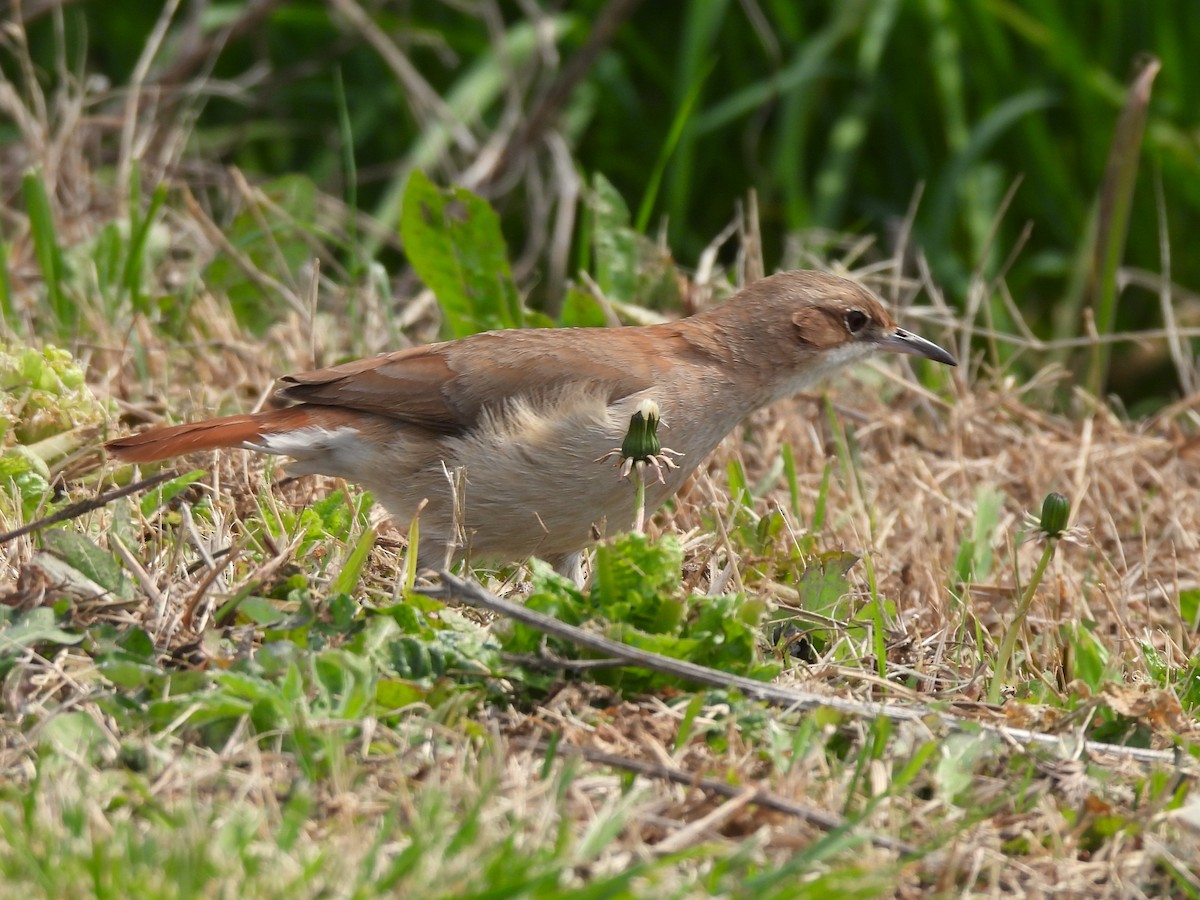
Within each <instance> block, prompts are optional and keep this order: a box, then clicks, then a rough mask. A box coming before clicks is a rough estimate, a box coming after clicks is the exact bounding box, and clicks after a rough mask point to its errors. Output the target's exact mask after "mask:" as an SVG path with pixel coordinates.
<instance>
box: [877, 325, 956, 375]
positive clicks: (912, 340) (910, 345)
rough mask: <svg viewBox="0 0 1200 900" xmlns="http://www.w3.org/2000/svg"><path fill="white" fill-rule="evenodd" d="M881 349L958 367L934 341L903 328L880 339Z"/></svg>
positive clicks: (952, 358)
mask: <svg viewBox="0 0 1200 900" xmlns="http://www.w3.org/2000/svg"><path fill="white" fill-rule="evenodd" d="M879 347H880V349H881V350H894V351H895V352H896V353H907V354H908V355H909V356H923V357H925V358H926V359H932V360H933V361H934V362H940V363H945V364H946V365H948V366H957V365H958V360H957V359H955V358H954V357H953V356H951V355H950V354H949V353H947V352H946V351H945V350H943V349H942V348H941V347H939V346H938V345H937V344H935V343H934V342H933V341H927V340H925V338H923V337H920V336H919V335H916V334H913V333H912V332H911V331H905V330H904V329H903V328H897V329H896V330H895V331H893V332H892V333H891V334H887V335H884V336H883V337H882V338H880V339H879Z"/></svg>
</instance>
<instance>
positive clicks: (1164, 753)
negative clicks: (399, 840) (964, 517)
mask: <svg viewBox="0 0 1200 900" xmlns="http://www.w3.org/2000/svg"><path fill="white" fill-rule="evenodd" d="M440 577H441V581H442V583H441V584H440V585H437V584H435V585H426V586H421V587H417V588H415V590H416V591H417V592H418V593H421V594H425V595H426V596H429V597H437V598H442V599H455V600H460V601H462V602H463V603H466V604H467V605H468V606H473V607H475V608H476V609H485V610H488V611H490V612H494V613H499V614H500V615H503V616H506V617H508V618H510V619H513V620H514V621H517V622H520V623H521V624H523V625H528V626H529V627H530V628H536V629H537V630H538V631H541V632H543V633H545V634H549V635H553V636H554V637H560V638H563V639H564V640H568V641H570V642H571V643H573V644H576V645H577V646H580V647H584V648H586V649H588V650H593V651H595V652H597V653H603V654H605V655H606V656H610V657H614V658H617V659H622V660H625V661H626V663H627V664H628V665H631V666H637V667H638V668H642V669H646V670H648V671H651V672H660V673H662V674H664V675H670V676H673V677H675V678H682V679H684V680H685V681H691V682H693V683H695V684H700V685H704V686H706V687H713V688H723V689H730V688H732V689H734V690H737V691H740V692H741V693H742V694H744V695H745V696H747V697H749V698H751V699H753V700H761V701H763V702H764V703H770V704H772V705H773V706H779V707H783V708H785V709H788V710H794V711H807V710H812V709H821V708H824V709H832V710H835V711H836V712H842V713H846V714H847V715H853V716H865V717H867V718H877V719H890V720H891V721H894V722H912V723H914V724H917V725H920V726H922V727H925V728H926V729H928V728H929V723H930V722H932V721H939V722H941V724H943V725H944V726H946V727H949V728H951V729H954V730H956V731H966V732H972V731H984V732H989V733H990V734H992V735H993V736H995V737H998V738H1001V739H1002V740H1005V741H1008V742H1011V743H1016V744H1020V745H1023V746H1024V745H1031V744H1036V745H1038V746H1042V747H1047V748H1049V749H1053V750H1059V751H1063V752H1065V753H1066V755H1069V756H1071V757H1074V756H1075V755H1077V754H1078V753H1079V752H1085V753H1088V754H1091V755H1093V756H1096V755H1101V756H1107V757H1110V758H1112V759H1113V761H1114V762H1116V761H1124V760H1133V761H1136V762H1141V763H1147V764H1157V765H1167V766H1174V767H1176V768H1180V769H1182V768H1183V767H1184V766H1186V765H1188V761H1189V760H1190V757H1188V756H1187V755H1186V754H1185V753H1183V752H1181V751H1179V750H1151V749H1147V748H1142V747H1124V746H1118V745H1114V744H1106V743H1103V742H1102V741H1089V740H1085V739H1084V738H1082V737H1080V736H1077V735H1057V734H1047V733H1044V732H1037V731H1030V730H1029V729H1025V728H1010V727H1008V726H1005V725H995V724H992V723H989V722H981V721H978V720H974V719H963V718H959V717H957V716H954V715H951V714H950V713H947V712H945V711H944V710H942V709H938V708H935V707H932V706H929V705H927V704H912V705H908V706H902V705H900V704H898V703H868V702H861V701H856V700H846V699H845V698H842V697H832V696H829V695H827V694H817V693H814V692H811V691H801V690H797V689H795V688H791V687H785V686H783V685H778V684H770V683H768V682H764V681H755V680H754V679H752V678H745V677H742V676H740V675H733V674H731V673H729V672H722V671H720V670H718V669H711V668H709V667H708V666H701V665H697V664H696V663H693V662H689V661H687V660H682V659H672V658H671V657H669V656H663V655H662V654H661V653H652V652H650V651H648V650H640V649H638V648H636V647H631V646H629V645H628V644H623V643H621V642H620V641H614V640H612V639H611V638H606V637H604V636H603V635H599V634H592V633H591V632H588V631H585V630H583V629H582V628H576V627H575V626H574V625H568V624H566V623H565V622H562V621H560V620H558V619H556V618H554V617H553V616H547V615H545V614H543V613H540V612H536V611H535V610H532V609H528V608H527V607H525V606H522V605H521V604H519V603H513V602H512V601H511V600H505V599H504V598H502V597H497V596H496V595H495V594H493V593H491V592H489V591H487V590H484V588H483V587H481V586H480V585H478V584H475V583H474V582H469V581H465V580H463V579H461V578H459V577H457V576H455V575H453V574H451V573H450V572H446V571H443V572H442V573H441V574H440Z"/></svg>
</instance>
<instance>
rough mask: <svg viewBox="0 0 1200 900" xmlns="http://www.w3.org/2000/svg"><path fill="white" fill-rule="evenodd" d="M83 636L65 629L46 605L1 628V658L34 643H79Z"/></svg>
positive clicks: (18, 651)
mask: <svg viewBox="0 0 1200 900" xmlns="http://www.w3.org/2000/svg"><path fill="white" fill-rule="evenodd" d="M81 640H83V636H82V635H79V634H72V633H71V632H69V631H63V630H62V629H61V628H59V627H58V624H57V623H56V622H55V620H54V611H53V610H51V609H48V608H47V607H44V606H39V607H38V608H37V609H31V610H30V611H29V612H27V613H25V614H24V615H22V616H19V617H18V618H16V619H14V620H13V621H12V622H11V623H9V624H7V625H6V626H4V627H3V628H0V659H3V658H5V657H7V656H13V655H15V654H17V653H20V652H21V650H22V648H24V647H32V646H33V645H34V644H41V643H52V644H78V643H79V642H80V641H81Z"/></svg>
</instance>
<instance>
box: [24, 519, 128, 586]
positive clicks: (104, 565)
mask: <svg viewBox="0 0 1200 900" xmlns="http://www.w3.org/2000/svg"><path fill="white" fill-rule="evenodd" d="M42 540H43V541H45V543H46V547H47V548H48V549H49V550H51V551H52V552H53V553H54V555H55V556H57V557H58V558H59V559H61V560H63V562H65V563H67V564H68V565H70V566H71V568H73V569H75V571H77V572H79V573H80V574H81V575H84V576H85V577H87V578H89V579H91V580H92V581H94V582H96V584H98V585H100V587H102V588H105V589H107V590H109V591H112V593H113V594H114V595H115V596H116V597H119V598H120V599H122V600H130V599H132V598H133V586H132V585H131V584H130V582H129V580H128V579H127V578H126V577H125V573H124V571H122V569H121V564H120V563H119V562H118V561H117V558H116V557H115V556H113V555H112V554H111V553H109V552H108V551H107V550H101V549H100V548H99V547H98V546H96V544H95V543H94V542H93V541H92V540H91V539H90V538H87V537H85V536H84V535H82V534H80V533H79V532H77V531H68V530H67V529H64V528H54V529H51V530H49V531H46V532H45V533H44V534H43V535H42Z"/></svg>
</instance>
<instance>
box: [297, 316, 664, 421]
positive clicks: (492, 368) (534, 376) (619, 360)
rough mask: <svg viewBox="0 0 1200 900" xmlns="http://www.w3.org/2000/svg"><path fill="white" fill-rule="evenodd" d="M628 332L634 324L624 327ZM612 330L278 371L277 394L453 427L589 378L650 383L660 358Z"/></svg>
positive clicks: (617, 392) (502, 337)
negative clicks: (519, 399) (309, 369)
mask: <svg viewBox="0 0 1200 900" xmlns="http://www.w3.org/2000/svg"><path fill="white" fill-rule="evenodd" d="M628 330H629V331H632V329H628ZM615 333H616V332H615V331H614V330H613V329H604V328H597V329H570V330H567V329H540V330H519V331H517V330H514V331H498V332H488V333H485V334H478V335H473V336H472V337H468V338H463V339H461V340H457V341H452V342H449V343H443V344H429V345H426V346H423V347H413V348H411V349H408V350H400V351H398V352H395V353H389V354H385V355H383V356H377V357H374V358H371V359H362V360H357V361H355V362H350V363H346V364H344V365H340V366H333V367H331V368H327V369H319V370H317V371H314V372H307V373H304V374H300V375H288V376H286V377H284V378H282V379H281V387H280V390H279V396H280V397H282V398H284V399H287V400H291V401H295V402H299V403H311V404H315V405H318V406H330V407H338V408H342V409H350V410H357V411H360V412H367V413H374V414H376V415H381V416H386V417H388V418H391V419H396V420H399V421H402V422H406V423H411V424H413V425H418V426H420V427H422V428H426V429H429V430H431V431H435V432H439V433H443V434H459V433H462V432H464V431H467V430H469V429H470V428H471V427H473V426H474V424H475V423H476V422H477V420H478V418H479V415H480V413H481V412H482V411H483V410H485V409H488V408H495V407H497V406H500V405H502V404H504V403H506V402H508V401H511V400H513V399H515V398H517V397H528V396H530V395H536V394H537V393H539V392H546V391H550V390H553V389H561V388H562V387H564V386H566V385H568V384H577V383H594V384H595V385H596V386H597V388H598V389H601V390H605V391H607V393H608V395H609V399H610V400H617V399H620V398H621V397H625V396H628V395H630V394H633V393H636V392H638V391H641V390H645V389H646V388H648V387H650V386H651V385H653V384H654V382H655V376H656V375H657V374H661V373H659V372H658V370H659V369H660V368H661V360H660V359H655V358H654V356H653V354H652V355H650V356H649V357H647V356H646V355H645V353H644V349H643V350H641V351H639V349H638V348H637V347H636V346H634V347H632V350H633V352H630V350H631V346H630V341H629V339H630V338H632V337H634V335H631V334H623V335H622V336H621V337H622V340H618V341H614V340H612V338H613V335H614V334H615ZM633 343H634V344H636V343H637V341H634V342H633Z"/></svg>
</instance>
